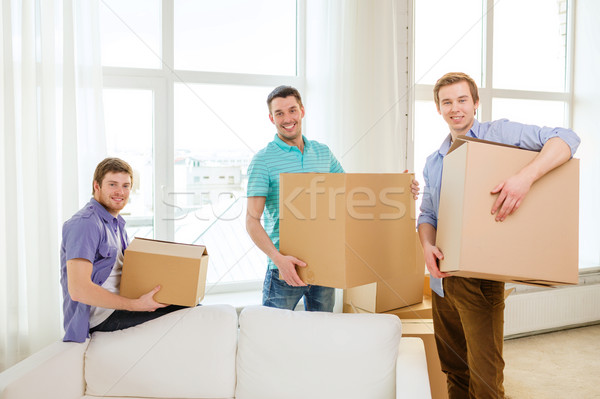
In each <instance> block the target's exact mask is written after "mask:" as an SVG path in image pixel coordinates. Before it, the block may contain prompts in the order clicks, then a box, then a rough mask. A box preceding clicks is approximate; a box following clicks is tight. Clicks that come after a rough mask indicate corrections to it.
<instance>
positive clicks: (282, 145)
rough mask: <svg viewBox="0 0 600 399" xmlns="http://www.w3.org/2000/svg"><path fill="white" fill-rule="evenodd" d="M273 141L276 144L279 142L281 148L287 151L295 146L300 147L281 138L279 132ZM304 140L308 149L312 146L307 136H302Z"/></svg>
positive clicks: (305, 147)
mask: <svg viewBox="0 0 600 399" xmlns="http://www.w3.org/2000/svg"><path fill="white" fill-rule="evenodd" d="M273 141H274V142H275V144H277V146H278V147H279V148H281V149H282V150H283V151H285V152H290V151H292V150H293V149H294V148H296V149H298V147H296V146H295V145H289V144H288V143H286V142H285V141H283V140H281V139H280V138H279V136H278V135H277V134H275V139H274V140H273ZM302 141H303V142H304V149H305V150H306V149H307V148H308V147H309V146H310V145H309V141H308V140H306V137H304V136H302Z"/></svg>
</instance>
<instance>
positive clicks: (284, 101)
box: [269, 96, 304, 145]
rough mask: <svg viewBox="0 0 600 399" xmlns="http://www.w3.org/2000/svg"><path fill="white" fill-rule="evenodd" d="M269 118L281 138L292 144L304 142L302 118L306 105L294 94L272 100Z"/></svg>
mask: <svg viewBox="0 0 600 399" xmlns="http://www.w3.org/2000/svg"><path fill="white" fill-rule="evenodd" d="M270 108H271V112H270V113H269V119H270V120H271V122H272V123H273V124H274V125H275V128H276V129H277V135H278V136H279V138H280V139H281V140H283V141H284V142H286V143H287V144H290V145H299V144H301V143H302V118H304V107H303V106H302V105H300V104H299V103H298V100H297V99H296V97H294V96H287V97H285V98H282V97H276V98H274V99H273V101H271V106H270Z"/></svg>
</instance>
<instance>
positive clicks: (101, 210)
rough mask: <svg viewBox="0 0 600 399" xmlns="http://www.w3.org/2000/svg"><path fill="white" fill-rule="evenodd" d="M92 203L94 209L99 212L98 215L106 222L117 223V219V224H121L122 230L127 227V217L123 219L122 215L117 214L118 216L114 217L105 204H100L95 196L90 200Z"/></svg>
mask: <svg viewBox="0 0 600 399" xmlns="http://www.w3.org/2000/svg"><path fill="white" fill-rule="evenodd" d="M90 204H92V206H93V207H94V210H95V211H96V212H97V213H98V215H99V216H100V217H101V218H102V219H103V220H104V221H105V222H106V223H112V224H114V223H115V222H114V221H115V220H116V222H117V225H118V226H119V228H120V229H121V231H122V230H123V228H124V227H125V219H123V217H122V216H121V215H117V217H114V216H113V215H111V214H110V212H108V211H107V210H106V208H105V207H104V206H102V204H100V203H99V202H98V201H96V200H95V199H94V198H92V199H91V200H90Z"/></svg>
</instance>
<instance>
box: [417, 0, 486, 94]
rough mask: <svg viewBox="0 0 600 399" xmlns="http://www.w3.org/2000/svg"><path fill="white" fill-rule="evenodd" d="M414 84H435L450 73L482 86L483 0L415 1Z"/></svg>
mask: <svg viewBox="0 0 600 399" xmlns="http://www.w3.org/2000/svg"><path fill="white" fill-rule="evenodd" d="M414 4H415V44H414V49H415V83H416V84H434V83H435V82H436V81H437V80H438V79H439V78H440V77H441V76H442V75H444V74H445V73H447V72H451V71H455V72H465V73H467V74H469V75H470V76H471V77H472V78H473V79H475V81H476V82H478V83H481V69H482V68H481V59H482V47H483V46H482V39H481V32H482V16H481V8H482V1H481V0H464V1H461V2H460V6H457V4H456V2H453V1H447V0H430V1H415V2H414Z"/></svg>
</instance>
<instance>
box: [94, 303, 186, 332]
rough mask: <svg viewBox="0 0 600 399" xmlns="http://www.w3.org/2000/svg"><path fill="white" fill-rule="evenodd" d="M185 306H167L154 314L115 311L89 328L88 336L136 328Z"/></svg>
mask: <svg viewBox="0 0 600 399" xmlns="http://www.w3.org/2000/svg"><path fill="white" fill-rule="evenodd" d="M185 308H186V306H179V305H169V306H166V307H164V308H158V309H156V310H155V311H154V312H130V311H128V310H115V311H114V312H112V313H111V314H110V316H108V318H107V319H106V320H104V321H103V322H102V323H100V324H98V325H97V326H96V327H92V328H90V334H91V333H93V332H94V331H117V330H124V329H126V328H129V327H133V326H137V325H138V324H142V323H145V322H147V321H150V320H154V319H156V318H159V317H160V316H163V315H166V314H167V313H171V312H174V311H176V310H179V309H185Z"/></svg>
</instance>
